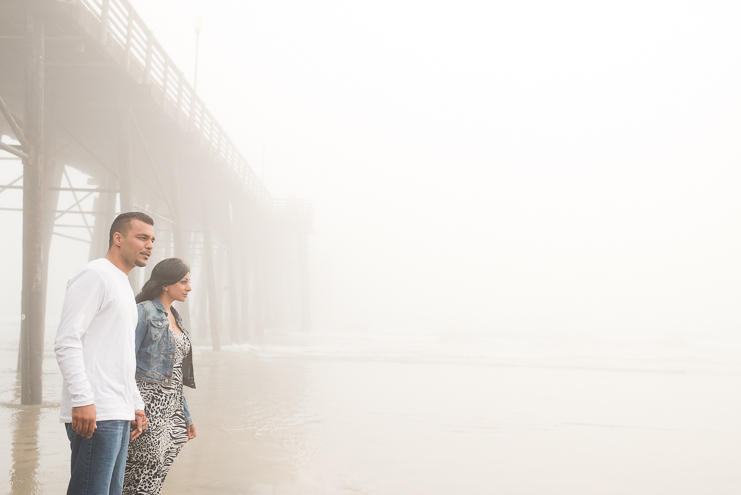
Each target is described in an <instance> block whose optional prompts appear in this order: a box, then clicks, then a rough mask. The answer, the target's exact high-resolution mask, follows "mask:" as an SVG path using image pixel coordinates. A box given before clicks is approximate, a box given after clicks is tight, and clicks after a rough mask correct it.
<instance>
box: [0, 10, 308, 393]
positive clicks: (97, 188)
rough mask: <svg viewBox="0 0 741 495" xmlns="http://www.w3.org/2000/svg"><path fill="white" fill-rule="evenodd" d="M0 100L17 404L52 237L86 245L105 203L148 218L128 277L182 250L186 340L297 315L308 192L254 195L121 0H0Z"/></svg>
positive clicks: (199, 107)
mask: <svg viewBox="0 0 741 495" xmlns="http://www.w3.org/2000/svg"><path fill="white" fill-rule="evenodd" d="M0 110H2V114H3V115H2V118H0V134H3V135H6V136H8V137H9V138H10V139H7V138H6V139H5V142H3V143H0V158H5V159H7V160H4V161H1V162H0V165H2V164H8V163H11V162H12V160H11V159H17V160H19V161H20V162H22V165H23V168H22V175H21V176H19V177H18V178H16V179H15V180H13V181H10V182H8V183H5V184H0V194H2V193H3V192H5V191H11V190H13V189H22V191H23V204H22V205H20V204H19V205H18V206H17V207H6V208H3V209H4V210H12V211H18V214H19V215H22V216H23V282H22V284H23V287H22V303H21V315H20V319H21V329H20V332H21V342H20V350H19V367H20V371H21V384H22V392H21V394H22V402H23V403H24V404H38V403H40V402H41V359H42V355H43V340H44V339H43V336H44V313H45V303H46V293H47V283H46V279H47V274H48V271H49V251H50V248H51V245H52V238H53V236H61V237H66V238H72V239H74V240H75V241H78V242H79V243H80V245H81V246H85V247H84V248H85V249H89V258H90V259H95V258H98V257H101V256H103V255H104V254H105V252H106V250H107V247H108V229H109V227H110V224H111V222H112V220H113V218H114V217H115V215H116V214H117V213H118V212H122V211H143V212H145V213H148V214H149V215H150V216H152V217H153V218H154V219H155V230H156V235H157V246H156V249H155V252H154V253H153V258H152V259H151V260H150V262H149V265H148V267H147V269H146V271H145V272H144V273H141V272H142V271H139V272H140V273H139V275H138V276H134V278H133V279H132V285H133V286H134V287H135V289H138V287H139V286H141V284H142V283H143V280H144V279H145V277H148V275H149V272H150V271H151V268H152V267H153V266H154V265H155V264H156V263H157V261H159V260H160V259H163V258H167V257H172V256H177V257H181V258H183V259H185V260H186V261H187V262H189V263H190V265H191V267H192V270H193V272H194V278H196V279H197V280H198V281H199V289H200V290H198V291H197V297H196V298H195V300H192V301H189V303H188V305H186V307H185V311H184V313H185V318H186V324H188V325H189V328H191V329H192V330H193V333H194V335H195V338H196V341H201V342H203V341H204V340H205V339H209V340H210V342H211V344H212V346H213V349H215V350H219V349H220V347H221V345H222V342H224V341H227V342H231V343H235V342H246V341H249V339H250V338H251V337H253V336H255V335H259V334H261V333H262V332H264V331H265V329H269V328H302V329H304V330H308V329H309V328H310V326H311V321H310V312H309V293H308V290H309V289H308V287H309V282H308V276H309V271H308V251H307V250H308V235H309V234H310V232H311V230H312V212H311V204H310V203H309V202H308V201H305V200H296V199H292V200H278V199H275V198H273V197H272V196H271V195H270V193H269V192H268V191H267V189H266V188H265V186H264V184H263V183H262V182H261V181H260V180H259V178H258V176H257V175H256V174H255V173H254V171H253V170H252V169H251V168H250V166H249V165H248V164H247V161H246V160H245V159H244V157H243V156H242V155H241V154H240V152H239V151H238V149H237V147H236V146H235V145H234V143H233V142H232V140H231V139H230V138H229V136H228V135H227V132H226V130H225V129H223V128H222V127H221V125H219V123H218V122H217V121H216V119H215V118H214V117H213V115H212V114H211V113H210V112H209V110H208V108H207V107H206V105H205V103H204V102H203V101H202V100H201V99H200V98H199V97H198V95H197V94H196V93H195V92H194V90H193V88H192V86H191V84H190V83H189V82H188V81H187V80H186V78H185V76H184V75H183V73H182V71H181V70H180V69H178V67H177V66H176V65H175V64H174V63H173V62H172V60H171V59H170V57H169V56H168V54H167V53H166V52H165V51H164V50H163V48H162V46H161V45H160V44H159V42H158V41H157V40H156V39H155V37H154V36H153V35H152V32H151V30H149V29H148V28H147V25H146V24H145V23H144V21H143V20H142V19H141V18H140V17H139V15H138V14H137V13H136V12H135V11H134V9H133V8H132V6H131V5H130V4H129V2H128V1H127V0H0ZM71 169H74V170H76V171H79V172H82V174H84V175H86V176H88V177H89V179H88V180H87V181H86V182H85V183H80V181H79V179H76V177H78V176H79V175H81V174H71V173H70V172H71ZM62 195H65V197H67V196H70V195H71V197H72V202H71V203H72V206H71V207H66V208H62V207H60V206H59V205H60V197H61V196H62ZM91 199H92V201H91ZM65 204H66V203H65ZM53 290H55V291H59V290H62V291H63V290H64V289H63V288H58V287H55V288H53Z"/></svg>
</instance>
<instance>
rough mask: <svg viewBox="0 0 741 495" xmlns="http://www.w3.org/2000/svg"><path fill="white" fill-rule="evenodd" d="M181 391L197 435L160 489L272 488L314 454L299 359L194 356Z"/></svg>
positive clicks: (289, 482) (287, 481)
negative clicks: (191, 381)
mask: <svg viewBox="0 0 741 495" xmlns="http://www.w3.org/2000/svg"><path fill="white" fill-rule="evenodd" d="M195 366H196V384H197V387H198V388H197V389H196V390H191V389H186V392H185V393H186V397H187V399H188V404H189V406H190V410H191V414H192V415H193V419H194V422H195V425H196V428H197V432H198V437H197V438H196V439H195V440H193V441H192V442H191V443H188V444H187V445H186V446H185V447H184V448H183V450H182V451H181V453H180V456H179V457H178V459H177V460H176V461H175V463H174V465H173V467H172V469H171V470H170V474H169V475H168V478H167V481H166V482H165V487H164V490H163V493H165V494H167V493H178V494H186V495H187V494H197V493H206V492H208V493H230V494H232V493H273V492H274V488H275V487H279V486H293V485H295V483H296V482H297V480H296V477H297V470H298V463H299V462H300V461H301V460H302V459H304V458H306V457H307V456H310V455H311V451H310V448H309V447H308V441H307V439H306V438H305V427H306V425H307V424H309V423H311V421H312V418H311V417H309V416H308V414H307V411H306V408H305V403H306V397H307V393H308V391H307V387H306V380H305V377H304V363H303V362H302V361H299V360H295V361H293V362H290V361H283V360H282V361H275V360H260V359H256V358H255V357H254V356H245V355H244V354H241V353H230V352H222V353H214V352H210V351H209V352H203V353H201V354H200V355H197V356H196V363H195Z"/></svg>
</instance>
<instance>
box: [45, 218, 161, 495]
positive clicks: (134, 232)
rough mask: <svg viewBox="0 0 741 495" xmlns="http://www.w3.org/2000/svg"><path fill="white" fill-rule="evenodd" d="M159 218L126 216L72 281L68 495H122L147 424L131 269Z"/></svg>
mask: <svg viewBox="0 0 741 495" xmlns="http://www.w3.org/2000/svg"><path fill="white" fill-rule="evenodd" d="M153 244H154V221H153V220H152V219H151V218H150V217H149V216H148V215H145V214H144V213H138V212H132V213H122V214H121V215H119V216H118V217H117V218H116V219H115V220H114V221H113V224H112V225H111V231H110V236H109V240H108V253H107V254H106V256H105V257H104V258H100V259H97V260H94V261H91V262H90V263H88V264H87V265H85V266H84V267H82V268H81V269H80V270H78V271H77V272H76V273H74V274H73V275H72V276H71V277H70V278H69V281H68V282H67V294H66V296H65V298H64V306H63V308H62V318H61V321H60V323H59V329H58V330H57V336H56V340H55V346H54V351H55V352H56V355H57V362H58V363H59V368H60V369H61V370H62V378H63V381H64V384H63V387H62V404H61V411H60V421H61V422H62V423H65V427H66V429H67V436H68V437H69V440H70V447H71V449H72V469H71V471H72V475H71V479H70V482H69V487H68V488H67V494H68V495H73V494H74V495H77V494H81V493H89V494H91V495H106V494H108V495H113V494H116V495H120V494H121V490H122V488H123V479H124V470H125V468H126V454H127V451H128V447H129V442H130V441H131V440H133V439H134V438H136V437H137V436H139V435H140V434H141V432H142V430H143V429H144V428H146V426H147V422H146V417H145V416H144V402H143V401H142V398H141V395H139V390H138V389H137V387H136V381H135V375H136V355H135V351H134V340H135V330H136V323H137V310H136V302H135V301H134V292H133V290H132V289H131V285H130V284H129V279H128V275H129V272H130V271H131V270H132V269H133V268H134V267H136V266H140V267H141V266H146V264H147V260H149V257H150V255H151V254H152V248H153V247H154V245H153Z"/></svg>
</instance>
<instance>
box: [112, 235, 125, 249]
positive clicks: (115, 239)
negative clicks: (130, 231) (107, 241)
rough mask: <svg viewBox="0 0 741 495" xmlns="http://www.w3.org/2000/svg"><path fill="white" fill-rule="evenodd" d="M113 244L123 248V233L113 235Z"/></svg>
mask: <svg viewBox="0 0 741 495" xmlns="http://www.w3.org/2000/svg"><path fill="white" fill-rule="evenodd" d="M113 244H115V245H116V246H121V244H123V236H122V235H121V232H116V233H114V234H113Z"/></svg>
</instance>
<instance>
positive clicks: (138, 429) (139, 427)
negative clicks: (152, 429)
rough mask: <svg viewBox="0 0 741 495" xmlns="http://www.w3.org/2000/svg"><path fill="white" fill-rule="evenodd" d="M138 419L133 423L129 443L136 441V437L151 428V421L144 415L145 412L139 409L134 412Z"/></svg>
mask: <svg viewBox="0 0 741 495" xmlns="http://www.w3.org/2000/svg"><path fill="white" fill-rule="evenodd" d="M134 414H135V415H136V419H135V420H133V421H132V422H131V434H129V442H131V441H132V440H134V439H135V438H136V437H138V436H139V435H141V434H142V432H143V431H144V429H145V428H146V427H147V426H149V420H148V419H147V417H146V416H145V415H144V411H142V410H141V409H137V410H136V411H134Z"/></svg>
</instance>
